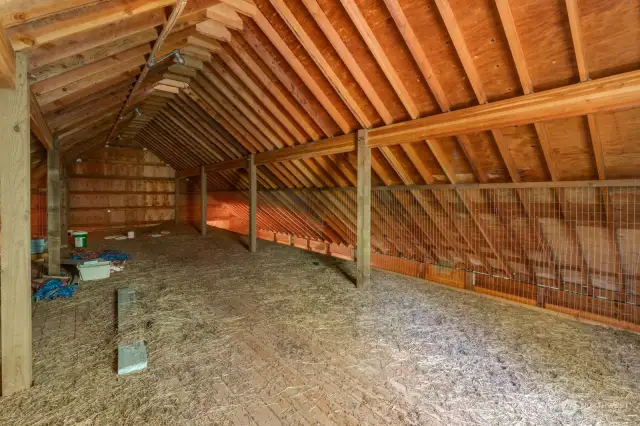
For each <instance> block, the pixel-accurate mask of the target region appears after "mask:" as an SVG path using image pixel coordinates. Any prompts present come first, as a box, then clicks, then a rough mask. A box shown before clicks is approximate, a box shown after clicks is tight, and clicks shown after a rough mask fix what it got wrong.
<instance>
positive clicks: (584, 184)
mask: <svg viewBox="0 0 640 426" xmlns="http://www.w3.org/2000/svg"><path fill="white" fill-rule="evenodd" d="M225 163H226V162H225ZM220 164H223V163H220ZM194 169H195V168H194ZM198 170H200V168H199V167H198ZM198 173H199V172H198ZM177 174H180V172H177ZM632 186H637V187H640V179H611V180H575V181H545V182H508V183H457V184H441V185H398V186H374V187H372V188H371V189H373V190H377V191H391V190H419V189H428V190H432V189H526V188H611V187H632ZM285 189H286V190H293V191H328V190H333V191H355V189H356V187H355V186H335V187H322V188H273V189H260V192H277V191H282V190H285ZM212 192H242V191H212Z"/></svg>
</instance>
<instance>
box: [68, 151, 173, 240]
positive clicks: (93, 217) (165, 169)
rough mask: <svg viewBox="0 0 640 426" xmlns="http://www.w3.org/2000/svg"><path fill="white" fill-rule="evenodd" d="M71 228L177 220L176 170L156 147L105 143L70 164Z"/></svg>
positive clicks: (153, 223)
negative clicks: (107, 146)
mask: <svg viewBox="0 0 640 426" xmlns="http://www.w3.org/2000/svg"><path fill="white" fill-rule="evenodd" d="M69 175H70V176H69V177H70V182H69V190H70V193H69V206H70V209H69V228H70V229H72V230H83V231H91V230H98V229H105V230H106V229H121V230H126V229H129V228H136V227H142V226H151V225H155V224H159V223H161V222H164V221H169V220H173V219H174V198H175V194H174V191H175V186H174V185H175V180H174V177H175V171H174V170H173V168H171V167H169V166H167V165H166V164H165V163H164V162H162V160H160V159H159V158H158V157H157V156H155V155H154V154H153V153H151V152H150V151H146V150H143V149H138V148H117V147H110V148H101V149H97V150H93V151H91V152H88V153H86V154H83V155H82V157H81V158H80V159H79V160H76V161H75V162H74V163H72V164H71V165H70V173H69Z"/></svg>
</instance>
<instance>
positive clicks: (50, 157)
mask: <svg viewBox="0 0 640 426" xmlns="http://www.w3.org/2000/svg"><path fill="white" fill-rule="evenodd" d="M60 201H61V200H60V143H59V142H58V140H57V139H54V141H53V149H52V150H51V151H48V152H47V246H48V251H49V258H48V264H49V269H48V272H49V275H60V243H61V235H60Z"/></svg>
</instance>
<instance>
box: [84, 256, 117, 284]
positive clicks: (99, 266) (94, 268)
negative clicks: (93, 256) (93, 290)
mask: <svg viewBox="0 0 640 426" xmlns="http://www.w3.org/2000/svg"><path fill="white" fill-rule="evenodd" d="M110 264H111V263H110V262H107V261H103V260H91V261H88V262H84V264H82V265H78V270H79V271H80V279H81V280H82V281H95V280H103V279H105V278H109V275H110V274H111V270H110V268H109V266H110Z"/></svg>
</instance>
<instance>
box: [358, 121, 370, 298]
mask: <svg viewBox="0 0 640 426" xmlns="http://www.w3.org/2000/svg"><path fill="white" fill-rule="evenodd" d="M367 136H368V131H367V130H364V129H363V130H358V198H357V212H358V213H357V220H356V222H357V227H358V228H357V231H358V234H357V243H356V250H357V256H356V262H357V271H358V272H357V279H356V285H357V287H358V288H365V289H366V288H368V287H370V286H371V148H369V146H368V143H367Z"/></svg>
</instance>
